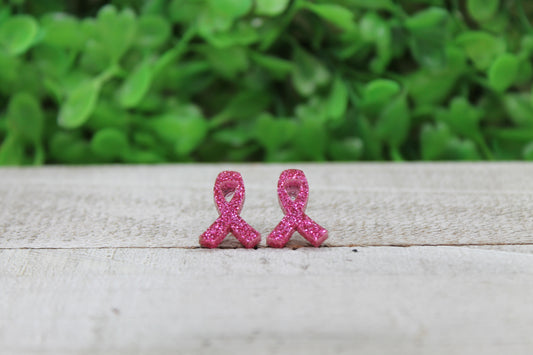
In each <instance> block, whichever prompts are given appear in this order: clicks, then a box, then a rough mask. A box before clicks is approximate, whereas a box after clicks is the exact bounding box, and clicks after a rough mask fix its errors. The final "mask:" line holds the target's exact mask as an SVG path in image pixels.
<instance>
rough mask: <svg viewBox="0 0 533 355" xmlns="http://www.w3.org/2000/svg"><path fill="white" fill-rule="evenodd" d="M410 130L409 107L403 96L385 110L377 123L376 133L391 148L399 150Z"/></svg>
mask: <svg viewBox="0 0 533 355" xmlns="http://www.w3.org/2000/svg"><path fill="white" fill-rule="evenodd" d="M409 128H410V113H409V107H408V105H407V100H406V98H405V96H403V95H402V96H399V97H397V98H396V99H394V100H393V101H392V102H391V103H390V104H388V105H387V106H386V107H385V108H384V110H383V112H382V113H381V115H380V116H379V118H378V122H377V123H376V132H377V134H378V135H379V137H380V138H381V139H382V140H384V141H386V142H387V143H388V144H389V145H390V146H391V147H395V148H398V147H399V146H400V145H401V144H402V143H403V142H404V141H405V139H406V138H407V134H408V133H409Z"/></svg>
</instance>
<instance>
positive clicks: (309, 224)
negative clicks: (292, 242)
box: [296, 215, 328, 247]
mask: <svg viewBox="0 0 533 355" xmlns="http://www.w3.org/2000/svg"><path fill="white" fill-rule="evenodd" d="M296 230H298V233H300V234H301V235H302V237H304V238H305V239H307V241H309V243H311V244H313V245H314V246H315V247H318V246H320V244H322V242H323V241H324V240H326V239H328V231H327V229H326V228H324V227H322V226H320V225H319V224H318V223H316V222H315V221H313V220H312V219H311V218H309V217H308V216H307V215H304V217H303V218H302V221H301V222H300V223H299V224H298V226H297V227H296Z"/></svg>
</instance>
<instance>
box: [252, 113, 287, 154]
mask: <svg viewBox="0 0 533 355" xmlns="http://www.w3.org/2000/svg"><path fill="white" fill-rule="evenodd" d="M294 133H296V123H295V122H294V121H291V120H288V119H275V118H273V117H272V116H271V115H268V114H263V115H261V116H259V118H258V119H257V121H256V123H255V128H254V136H255V138H256V140H257V141H258V142H259V143H260V144H261V145H262V146H263V147H265V148H266V149H267V150H268V151H270V152H271V151H274V150H276V149H279V148H281V146H282V145H283V144H285V143H286V142H288V141H289V140H290V139H291V138H292V137H293V135H294Z"/></svg>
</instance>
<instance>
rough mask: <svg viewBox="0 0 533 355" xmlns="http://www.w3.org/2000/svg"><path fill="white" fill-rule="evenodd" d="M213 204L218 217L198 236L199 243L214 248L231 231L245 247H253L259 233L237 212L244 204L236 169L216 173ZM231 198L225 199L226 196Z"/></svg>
mask: <svg viewBox="0 0 533 355" xmlns="http://www.w3.org/2000/svg"><path fill="white" fill-rule="evenodd" d="M213 190H214V196H215V205H216V207H217V210H218V213H219V214H220V217H218V218H217V219H216V221H215V222H214V223H213V224H212V225H211V226H210V227H209V228H208V229H207V230H206V231H205V232H204V234H202V235H201V236H200V245H201V246H203V247H207V248H216V247H217V246H218V245H219V244H220V243H221V242H222V241H223V240H224V238H226V236H227V235H228V234H229V233H230V232H231V233H232V234H233V235H234V236H235V237H236V238H237V239H238V240H239V242H241V244H242V245H244V246H245V247H246V248H253V247H255V246H256V245H257V244H258V243H259V241H260V240H261V235H260V234H259V232H258V231H256V230H255V229H253V228H252V227H251V226H250V225H249V224H248V223H246V221H245V220H244V219H242V217H241V216H239V214H240V213H241V210H242V206H243V204H244V181H243V180H242V176H241V174H239V173H238V172H236V171H223V172H221V173H220V174H218V176H217V179H216V180H215V187H214V189H213ZM232 194H233V197H231V200H226V197H230V196H231V195H232Z"/></svg>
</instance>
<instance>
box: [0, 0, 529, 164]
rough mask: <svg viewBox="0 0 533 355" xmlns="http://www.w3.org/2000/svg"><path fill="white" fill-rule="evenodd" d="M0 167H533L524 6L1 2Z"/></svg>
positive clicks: (243, 0)
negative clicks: (361, 163)
mask: <svg viewBox="0 0 533 355" xmlns="http://www.w3.org/2000/svg"><path fill="white" fill-rule="evenodd" d="M1 4H2V5H1V7H0V102H1V103H2V105H1V106H0V107H1V110H0V142H2V143H1V146H0V164H3V165H7V164H15V165H20V164H43V163H62V164H90V163H102V162H124V163H157V162H167V161H221V160H231V161H249V160H252V161H261V160H264V161H294V160H312V161H323V160H389V159H393V160H478V159H530V160H531V159H533V95H532V91H531V86H532V71H533V70H532V62H531V58H532V53H533V28H532V26H531V24H530V22H529V20H528V19H529V18H531V17H532V15H533V4H532V3H531V2H525V1H523V2H522V1H519V0H501V1H500V0H468V1H464V2H463V1H457V0H455V1H453V0H451V1H444V0H416V1H415V0H410V1H409V0H404V1H392V0H329V1H326V0H316V1H311V0H169V1H165V0H150V1H140V0H117V1H113V2H111V4H105V3H104V2H103V1H90V2H89V1H66V0H65V1H58V0H42V1H24V0H11V1H7V2H6V0H4V1H3V2H2V3H1Z"/></svg>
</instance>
